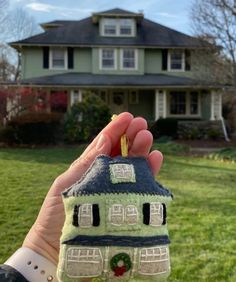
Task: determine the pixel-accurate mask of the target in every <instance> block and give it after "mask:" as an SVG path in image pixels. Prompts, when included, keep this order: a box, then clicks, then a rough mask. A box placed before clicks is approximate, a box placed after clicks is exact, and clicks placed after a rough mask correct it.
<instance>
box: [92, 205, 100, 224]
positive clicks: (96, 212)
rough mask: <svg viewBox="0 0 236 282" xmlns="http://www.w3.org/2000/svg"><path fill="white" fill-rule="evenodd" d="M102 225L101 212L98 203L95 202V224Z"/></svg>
mask: <svg viewBox="0 0 236 282" xmlns="http://www.w3.org/2000/svg"><path fill="white" fill-rule="evenodd" d="M99 225H100V214H99V206H98V204H93V226H99Z"/></svg>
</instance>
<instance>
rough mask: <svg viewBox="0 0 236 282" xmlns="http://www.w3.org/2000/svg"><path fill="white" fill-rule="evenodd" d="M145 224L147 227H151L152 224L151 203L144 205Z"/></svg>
mask: <svg viewBox="0 0 236 282" xmlns="http://www.w3.org/2000/svg"><path fill="white" fill-rule="evenodd" d="M143 223H144V224H145V225H149V223H150V204H149V203H144V204H143Z"/></svg>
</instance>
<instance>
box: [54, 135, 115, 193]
mask: <svg viewBox="0 0 236 282" xmlns="http://www.w3.org/2000/svg"><path fill="white" fill-rule="evenodd" d="M111 147H112V142H111V139H110V137H109V136H108V135H105V134H101V135H100V136H99V139H98V142H97V144H96V146H95V147H93V148H92V149H91V150H89V151H87V152H86V154H83V155H81V156H80V157H79V158H78V159H77V160H75V161H74V162H73V163H72V164H71V166H70V167H69V169H68V170H66V171H65V172H64V173H63V174H61V175H60V176H59V177H57V178H56V180H55V181H54V183H53V185H52V189H50V190H51V191H49V193H50V192H51V193H52V194H51V193H50V194H51V195H50V196H57V195H58V194H60V193H61V192H62V191H63V190H64V189H66V188H68V187H70V186H71V185H72V184H74V183H75V182H76V181H78V180H79V179H80V178H81V177H82V176H83V175H84V174H85V172H86V171H87V170H88V169H89V167H90V166H91V164H92V163H93V161H94V160H95V159H96V157H97V156H99V155H101V154H104V155H109V154H110V153H111Z"/></svg>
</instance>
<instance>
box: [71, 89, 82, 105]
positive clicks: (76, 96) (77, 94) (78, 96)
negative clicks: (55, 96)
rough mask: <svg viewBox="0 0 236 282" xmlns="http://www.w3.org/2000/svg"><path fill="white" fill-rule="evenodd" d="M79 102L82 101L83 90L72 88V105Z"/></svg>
mask: <svg viewBox="0 0 236 282" xmlns="http://www.w3.org/2000/svg"><path fill="white" fill-rule="evenodd" d="M79 102H82V92H81V91H80V90H72V91H71V96H70V104H71V106H72V105H74V104H75V103H79Z"/></svg>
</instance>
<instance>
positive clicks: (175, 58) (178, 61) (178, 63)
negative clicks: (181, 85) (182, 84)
mask: <svg viewBox="0 0 236 282" xmlns="http://www.w3.org/2000/svg"><path fill="white" fill-rule="evenodd" d="M184 57H185V55H184V51H182V50H170V51H169V52H168V70H169V71H184V70H185V63H184V60H185V59H184Z"/></svg>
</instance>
